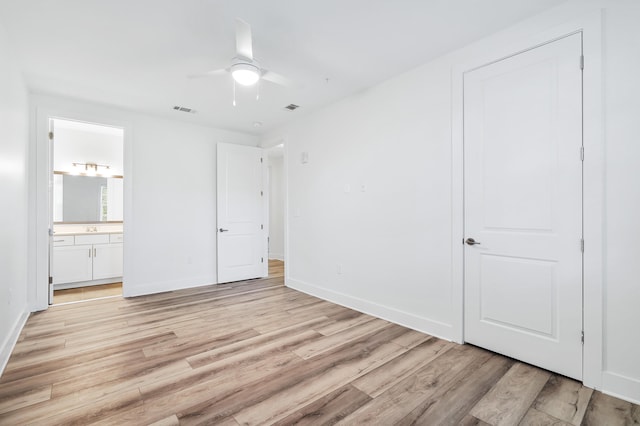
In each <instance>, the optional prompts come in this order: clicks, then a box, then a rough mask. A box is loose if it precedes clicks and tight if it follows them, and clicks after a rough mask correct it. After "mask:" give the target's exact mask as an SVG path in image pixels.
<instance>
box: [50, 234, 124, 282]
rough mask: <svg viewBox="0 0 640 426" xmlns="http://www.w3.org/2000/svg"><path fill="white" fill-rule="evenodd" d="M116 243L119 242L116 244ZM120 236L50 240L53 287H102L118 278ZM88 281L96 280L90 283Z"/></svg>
mask: <svg viewBox="0 0 640 426" xmlns="http://www.w3.org/2000/svg"><path fill="white" fill-rule="evenodd" d="M118 241H120V242H118ZM121 241H122V234H120V233H118V234H79V235H65V236H55V237H54V238H53V259H52V276H53V284H54V285H56V284H58V285H59V286H58V287H65V286H64V285H65V284H70V283H79V282H83V283H84V284H83V285H91V284H102V283H104V282H105V280H106V281H108V279H109V278H119V277H122V256H123V250H122V242H121ZM92 281H96V282H95V283H93V282H92Z"/></svg>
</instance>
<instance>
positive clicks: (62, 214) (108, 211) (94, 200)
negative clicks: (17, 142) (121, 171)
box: [53, 173, 123, 223]
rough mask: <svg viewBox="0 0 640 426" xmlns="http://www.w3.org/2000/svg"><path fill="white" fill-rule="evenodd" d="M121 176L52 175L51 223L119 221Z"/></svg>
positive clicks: (120, 218) (121, 205) (121, 204)
mask: <svg viewBox="0 0 640 426" xmlns="http://www.w3.org/2000/svg"><path fill="white" fill-rule="evenodd" d="M122 189H123V186H122V178H121V177H108V178H107V177H101V176H77V175H71V174H63V173H55V174H54V175H53V221H54V222H56V223H96V222H121V221H122V211H123V209H122V207H123V191H122Z"/></svg>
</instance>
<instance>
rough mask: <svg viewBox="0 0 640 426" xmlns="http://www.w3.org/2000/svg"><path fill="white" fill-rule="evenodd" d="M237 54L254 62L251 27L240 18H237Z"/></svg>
mask: <svg viewBox="0 0 640 426" xmlns="http://www.w3.org/2000/svg"><path fill="white" fill-rule="evenodd" d="M236 52H237V53H238V56H242V57H244V58H247V59H251V60H253V45H252V41H251V26H250V25H249V24H247V23H246V22H245V21H243V20H242V19H240V18H236Z"/></svg>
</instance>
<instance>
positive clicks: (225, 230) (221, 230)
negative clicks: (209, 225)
mask: <svg viewBox="0 0 640 426" xmlns="http://www.w3.org/2000/svg"><path fill="white" fill-rule="evenodd" d="M219 231H220V232H229V230H228V229H222V228H220V229H219Z"/></svg>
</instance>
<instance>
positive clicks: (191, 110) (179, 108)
mask: <svg viewBox="0 0 640 426" xmlns="http://www.w3.org/2000/svg"><path fill="white" fill-rule="evenodd" d="M173 109H175V110H176V111H182V112H190V113H191V114H195V113H196V110H195V109H191V108H187V107H183V106H178V105H176V106H174V107H173Z"/></svg>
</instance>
